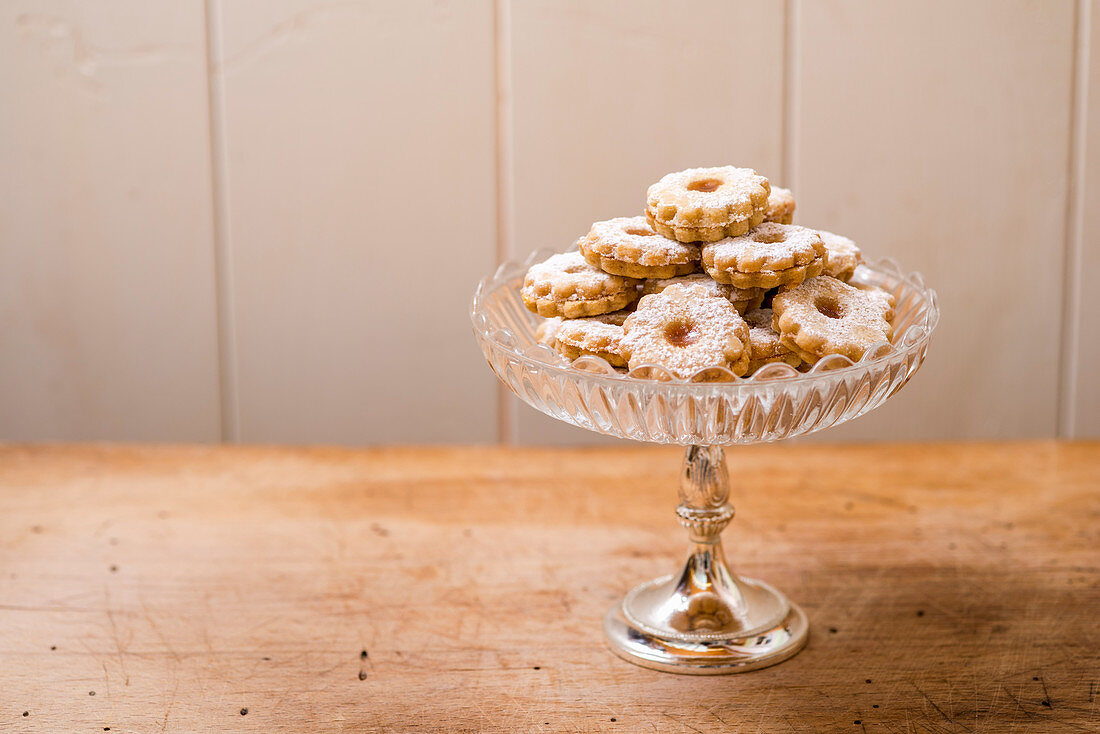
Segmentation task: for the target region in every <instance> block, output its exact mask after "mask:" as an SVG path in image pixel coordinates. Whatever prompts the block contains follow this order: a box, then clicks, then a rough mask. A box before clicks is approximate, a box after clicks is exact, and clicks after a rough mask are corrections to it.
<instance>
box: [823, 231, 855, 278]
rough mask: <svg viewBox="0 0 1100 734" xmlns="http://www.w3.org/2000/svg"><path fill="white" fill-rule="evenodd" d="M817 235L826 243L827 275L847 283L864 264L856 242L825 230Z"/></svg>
mask: <svg viewBox="0 0 1100 734" xmlns="http://www.w3.org/2000/svg"><path fill="white" fill-rule="evenodd" d="M817 233H818V234H820V235H821V239H822V241H823V242H824V243H825V271H824V272H825V274H826V275H831V276H833V277H834V278H836V279H837V280H843V281H844V282H845V283H847V282H848V281H849V280H851V279H852V276H853V275H854V274H855V272H856V268H857V267H859V264H860V263H861V262H863V253H862V252H861V251H860V249H859V247H858V246H857V245H856V243H855V242H853V241H852V240H850V239H848V238H847V237H844V236H843V235H839V234H833V233H832V232H826V231H825V230H823V229H819V230H818V231H817Z"/></svg>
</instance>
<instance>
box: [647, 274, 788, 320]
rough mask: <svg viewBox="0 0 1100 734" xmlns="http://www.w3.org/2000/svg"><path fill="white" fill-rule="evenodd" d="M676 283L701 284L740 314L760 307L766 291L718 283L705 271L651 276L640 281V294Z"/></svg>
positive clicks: (656, 290) (657, 290) (657, 291)
mask: <svg viewBox="0 0 1100 734" xmlns="http://www.w3.org/2000/svg"><path fill="white" fill-rule="evenodd" d="M677 284H679V285H700V286H703V287H704V288H706V289H707V293H709V294H710V295H712V296H719V297H721V298H725V299H726V300H727V301H729V302H730V303H732V304H733V306H734V308H736V309H737V313H742V314H743V313H745V312H746V311H751V310H753V309H754V308H760V304H761V303H763V301H764V294H765V293H766V292H767V291H765V290H764V289H763V288H737V287H736V286H732V285H729V284H728V283H719V282H718V281H716V280H715V279H714V278H712V277H710V276H709V275H707V274H705V273H692V274H691V275H681V276H679V277H677V278H660V279H652V278H651V279H649V280H647V281H646V282H644V283H642V295H643V296H647V295H649V294H651V293H660V292H661V291H663V290H664V289H665V288H668V287H669V286H670V285H677Z"/></svg>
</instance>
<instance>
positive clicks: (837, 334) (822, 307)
mask: <svg viewBox="0 0 1100 734" xmlns="http://www.w3.org/2000/svg"><path fill="white" fill-rule="evenodd" d="M772 310H773V311H774V318H773V325H774V328H775V330H776V331H778V332H779V336H780V341H781V342H782V343H783V344H784V345H785V346H787V347H788V348H790V349H791V350H792V351H794V352H796V353H797V354H799V356H801V357H802V358H803V359H804V360H805V361H806V362H808V363H810V364H813V363H815V362H817V361H818V360H819V359H821V358H822V357H824V356H826V355H829V354H841V355H843V356H845V357H847V358H848V359H850V360H852V361H853V362H857V361H859V359H860V358H861V357H863V355H864V353H865V352H866V351H867V349H869V348H870V347H871V346H872V345H874V344H876V343H878V342H889V341H890V339H891V338H892V337H893V335H894V327H893V325H892V324H891V321H892V320H893V318H894V297H893V296H892V295H890V294H889V293H887V292H886V291H884V290H881V289H879V288H868V289H862V288H853V287H852V286H850V285H848V284H847V283H844V282H842V281H839V280H837V279H836V278H832V277H830V276H828V275H824V276H820V277H816V278H811V279H809V280H807V281H805V282H803V283H801V284H799V285H798V286H796V287H794V288H790V289H788V290H785V291H783V292H781V293H779V294H777V295H776V296H775V298H773V299H772Z"/></svg>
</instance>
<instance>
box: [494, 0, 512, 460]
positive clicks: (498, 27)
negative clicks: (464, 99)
mask: <svg viewBox="0 0 1100 734" xmlns="http://www.w3.org/2000/svg"><path fill="white" fill-rule="evenodd" d="M511 33H512V29H511V5H510V0H493V62H494V68H493V71H494V82H495V83H494V85H493V90H494V95H493V101H494V105H495V108H494V118H493V119H494V121H495V133H496V136H495V138H496V151H495V152H496V258H497V265H498V266H499V265H500V264H501V263H503V262H504V261H505V260H508V259H509V258H511V257H514V255H515V253H514V252H513V251H512V249H513V248H512V215H513V212H512V207H513V201H514V198H513V197H514V191H513V187H514V180H513V175H512V150H513V149H512V37H511ZM496 387H497V442H498V443H501V444H514V443H515V442H516V435H515V432H516V425H515V423H516V421H515V415H514V411H513V406H512V401H511V400H510V399H509V397H510V393H509V391H508V389H507V388H506V387H505V386H504V384H503V383H502V382H501V381H499V380H498V381H497V386H496Z"/></svg>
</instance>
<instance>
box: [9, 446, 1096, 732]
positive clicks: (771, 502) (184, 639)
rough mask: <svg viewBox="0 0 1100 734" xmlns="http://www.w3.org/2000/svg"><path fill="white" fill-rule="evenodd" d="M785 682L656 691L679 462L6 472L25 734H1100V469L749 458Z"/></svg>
mask: <svg viewBox="0 0 1100 734" xmlns="http://www.w3.org/2000/svg"><path fill="white" fill-rule="evenodd" d="M728 457H729V463H730V473H731V476H732V478H733V483H734V490H733V497H732V499H733V501H734V503H735V505H736V507H737V513H738V514H737V518H736V519H735V520H734V522H733V524H732V525H731V526H730V528H729V530H727V532H726V536H725V538H726V548H727V554H728V555H729V557H730V560H731V562H732V563H733V564H734V566H735V568H736V569H737V570H739V571H740V572H742V573H744V574H746V575H751V576H755V577H758V578H763V579H766V580H768V581H770V582H772V583H774V584H776V585H778V586H779V587H780V588H782V589H783V590H785V591H786V592H787V593H788V594H789V595H790V596H791V597H792V599H794V600H796V601H797V602H799V603H801V604H802V606H803V608H804V609H805V610H806V612H807V613H808V614H809V615H810V619H811V626H812V631H811V638H810V643H809V646H808V647H807V648H806V649H805V650H804V651H803V652H802V653H801V654H799V655H798V656H797V657H795V658H793V659H792V660H790V661H788V662H785V663H782V664H780V665H778V666H776V667H773V668H768V669H765V670H761V671H757V672H753V673H747V674H742V675H734V676H721V677H702V678H698V677H688V676H677V675H668V674H663V673H657V672H653V671H649V670H644V669H641V668H637V667H634V666H632V665H630V664H628V663H626V662H623V661H622V660H619V659H618V658H616V657H614V656H612V655H611V654H610V653H609V652H608V651H607V650H606V649H605V648H604V645H603V640H602V633H601V629H600V619H601V616H602V614H603V612H604V610H605V609H606V608H607V607H608V606H609V605H610V604H611V603H612V602H613V601H614V600H616V599H618V598H619V597H620V596H621V595H622V594H623V593H624V592H625V591H626V590H627V589H629V588H630V587H631V586H633V585H634V584H636V583H639V582H641V581H643V580H645V579H648V578H650V577H652V576H655V575H658V574H662V573H667V572H671V571H672V570H673V569H674V567H675V565H676V564H678V563H679V562H680V560H681V557H682V554H683V553H684V552H685V550H686V541H685V535H684V532H683V531H682V529H681V528H680V527H679V526H678V525H677V523H676V522H675V517H674V514H673V504H674V499H675V494H676V481H677V476H678V472H679V461H680V454H679V452H678V451H676V450H671V449H663V448H656V449H655V448H640V449H611V450H509V449H488V448H486V449H476V448H471V449H458V448H451V449H379V450H364V451H354V450H342V449H341V450H337V449H283V448H242V447H220V448H219V447H187V446H184V447H178V446H177V447H134V446H98V445H97V446H90V445H81V446H52V447H23V446H6V447H3V446H0V518H2V520H3V530H2V533H0V580H2V583H0V731H32V732H68V731H75V732H99V731H108V730H109V731H111V732H157V731H169V732H201V731H257V732H271V731H294V732H312V731H339V730H350V731H380V732H381V731H394V732H400V731H448V732H543V731H545V732H574V731H576V732H597V731H604V732H637V731H641V732H645V731H654V732H680V731H727V732H729V731H732V732H899V733H900V732H907V733H908V732H998V733H999V732H1062V731H1065V732H1080V731H1089V732H1095V731H1098V730H1100V703H1097V698H1098V697H1100V621H1098V619H1100V568H1098V566H1100V552H1098V549H1100V542H1098V541H1100V523H1098V520H1100V444H1054V443H1034V444H1027V443H1025V444H1019V443H1017V444H1001V445H923V446H915V445H878V446H873V447H846V448H833V447H822V446H817V445H815V446H808V447H789V446H773V447H759V448H751V449H732V450H730V451H729V452H728Z"/></svg>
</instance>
